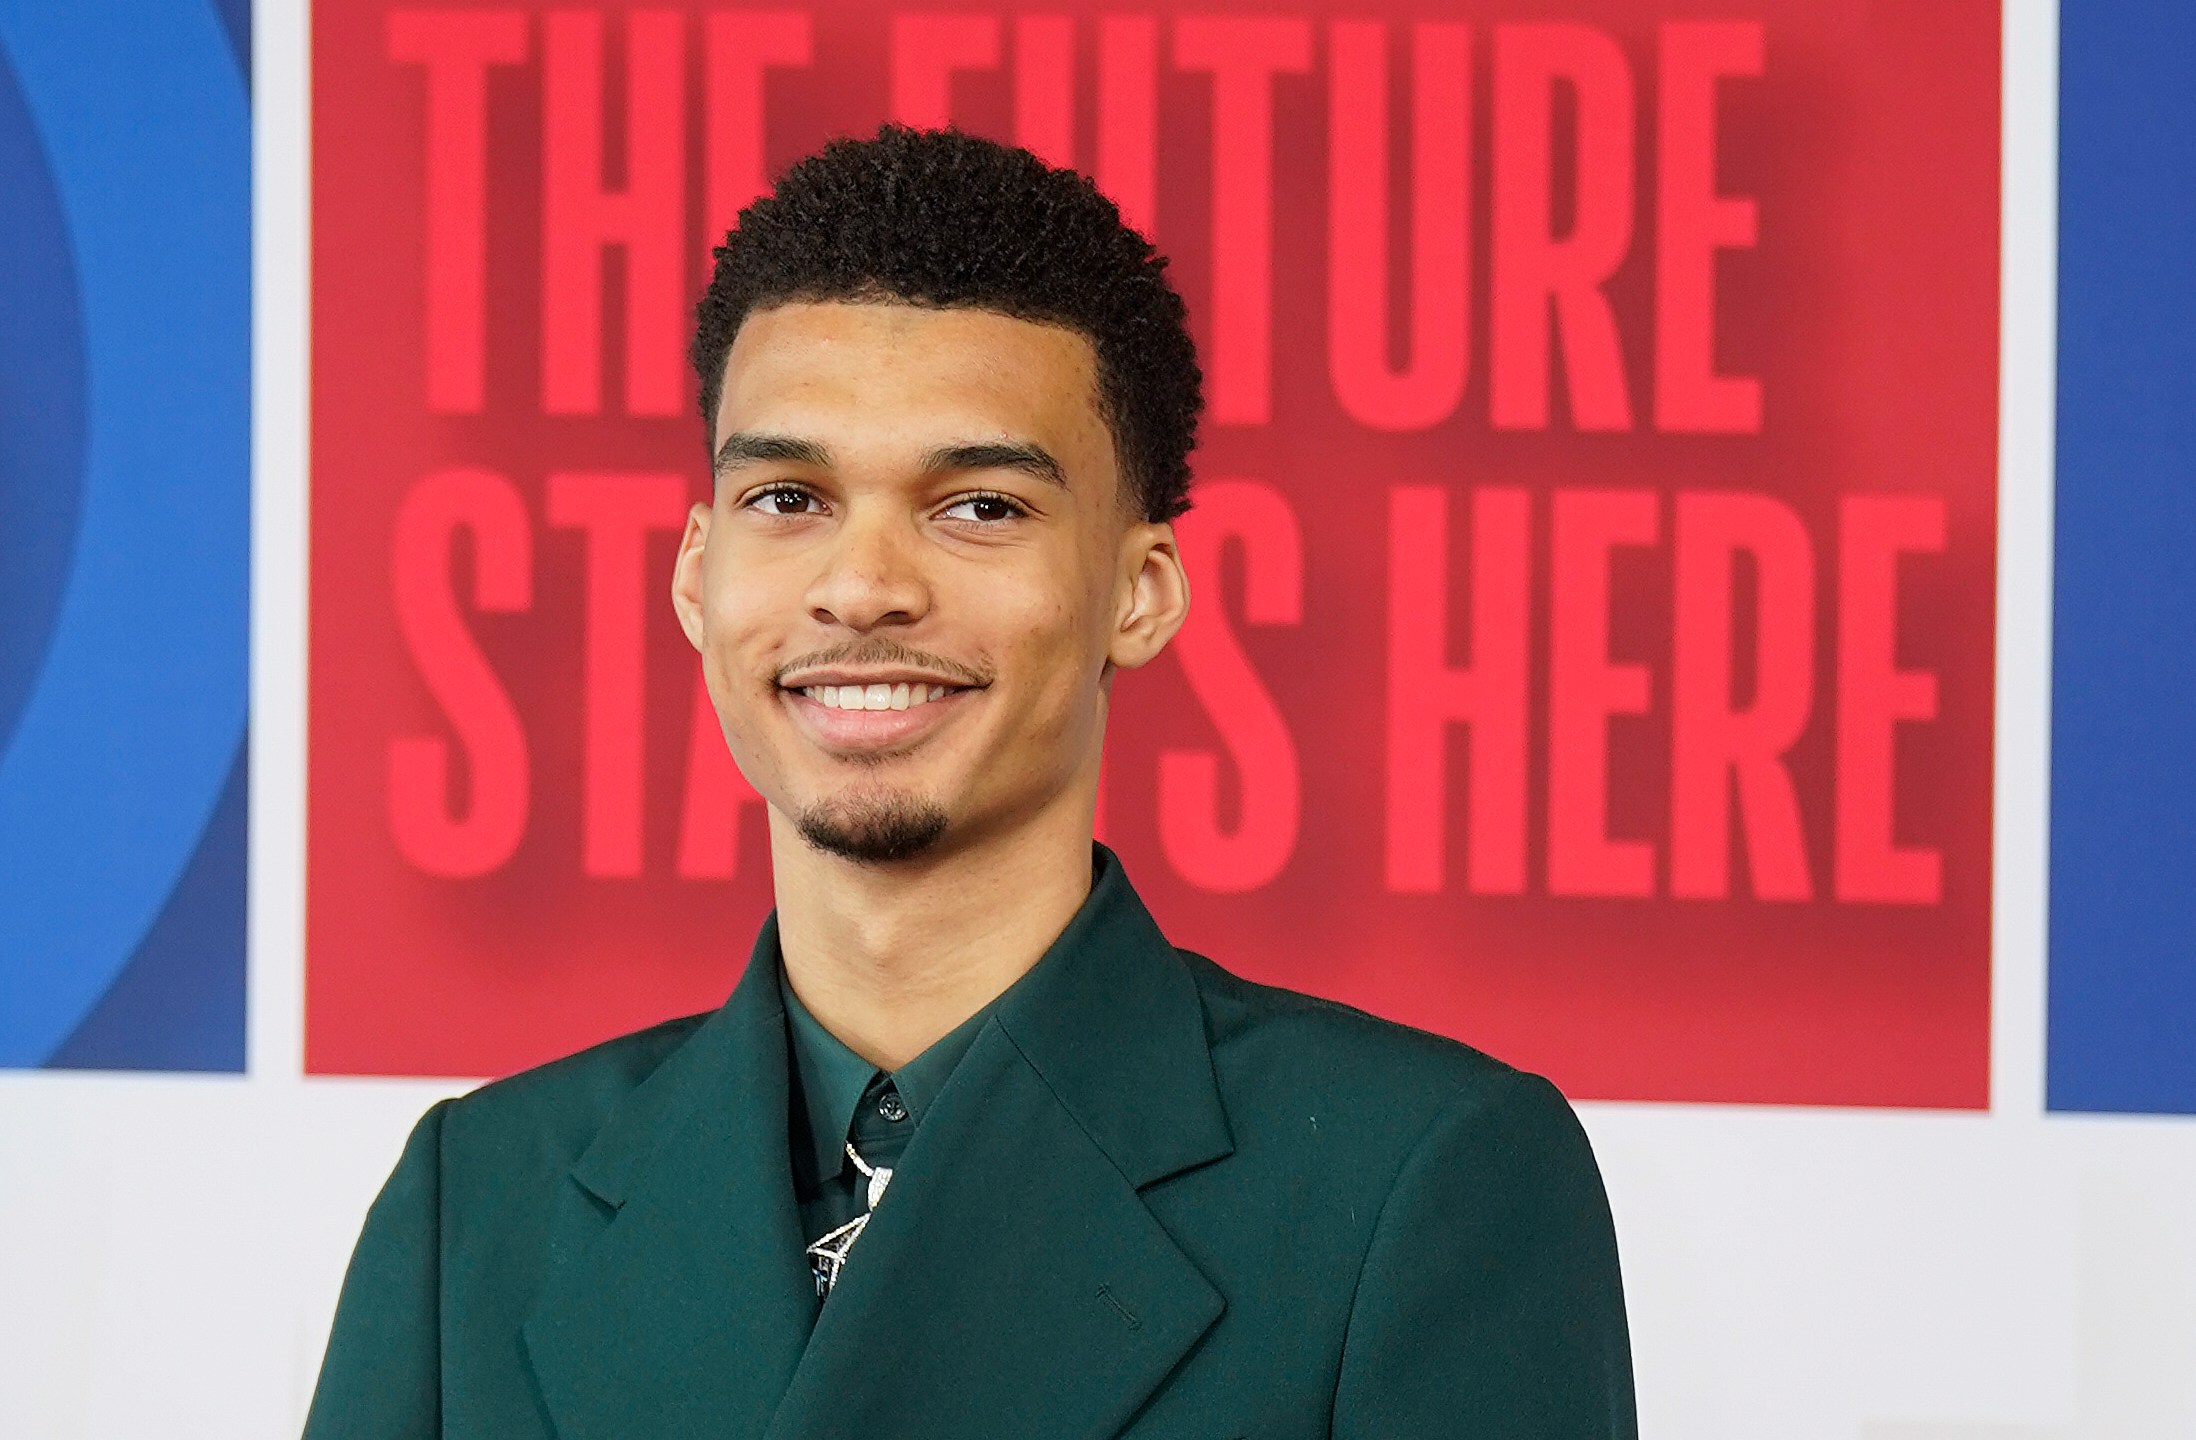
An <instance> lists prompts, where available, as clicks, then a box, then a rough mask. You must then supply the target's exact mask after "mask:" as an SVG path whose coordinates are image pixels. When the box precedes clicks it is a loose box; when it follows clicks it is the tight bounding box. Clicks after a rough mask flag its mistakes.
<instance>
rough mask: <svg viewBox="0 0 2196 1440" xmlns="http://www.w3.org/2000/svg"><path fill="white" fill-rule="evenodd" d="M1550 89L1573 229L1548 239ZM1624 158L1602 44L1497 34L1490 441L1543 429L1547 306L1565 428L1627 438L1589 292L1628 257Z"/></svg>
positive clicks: (1606, 340)
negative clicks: (1564, 108)
mask: <svg viewBox="0 0 2196 1440" xmlns="http://www.w3.org/2000/svg"><path fill="white" fill-rule="evenodd" d="M1559 81H1561V82H1563V83H1565V84H1567V85H1568V86H1569V87H1570V88H1571V89H1572V90H1573V91H1574V92H1575V93H1576V95H1577V97H1578V163H1577V165H1576V167H1575V169H1576V172H1577V183H1576V187H1575V189H1576V197H1577V198H1576V203H1575V206H1574V213H1575V215H1576V217H1577V218H1576V220H1575V221H1574V223H1573V224H1572V226H1571V229H1570V233H1569V234H1567V235H1564V236H1562V237H1560V238H1559V237H1557V236H1556V235H1555V234H1553V233H1552V230H1553V224H1554V206H1555V195H1554V187H1555V153H1554V148H1555V146H1554V136H1555V103H1556V87H1557V82H1559ZM1632 144H1633V136H1632V71H1631V67H1630V66H1629V65H1628V64H1627V63H1626V62H1625V59H1624V52H1623V51H1621V50H1619V49H1618V48H1617V45H1616V42H1615V41H1614V40H1611V39H1610V38H1609V37H1608V36H1607V35H1605V34H1603V33H1602V32H1601V31H1599V30H1595V29H1591V28H1589V27H1587V26H1584V25H1572V24H1535V25H1502V26H1498V27H1496V29H1495V65H1494V216H1493V224H1492V230H1493V234H1492V240H1491V244H1492V251H1493V253H1492V256H1491V260H1490V264H1491V266H1492V271H1493V280H1492V288H1493V296H1492V299H1491V302H1490V324H1491V327H1492V331H1493V333H1492V335H1491V337H1490V343H1491V349H1492V352H1493V353H1492V355H1491V356H1490V359H1489V365H1488V371H1489V374H1488V389H1489V408H1490V412H1491V417H1492V420H1493V423H1494V425H1495V427H1496V428H1497V429H1502V430H1544V429H1546V428H1547V427H1548V423H1549V422H1548V414H1549V408H1550V401H1549V388H1550V367H1549V355H1548V330H1549V307H1550V306H1551V305H1553V307H1554V311H1555V328H1556V329H1557V330H1558V331H1559V332H1561V334H1562V338H1563V360H1564V380H1565V384H1566V385H1567V387H1568V388H1569V391H1570V397H1571V418H1572V420H1573V422H1574V423H1575V424H1576V425H1577V426H1578V428H1579V429H1581V430H1629V429H1630V428H1631V426H1632V405H1631V400H1630V398H1629V397H1628V395H1627V394H1626V391H1625V385H1624V356H1623V352H1622V350H1621V349H1620V348H1619V347H1618V344H1617V328H1616V316H1615V314H1614V313H1613V312H1612V311H1611V310H1610V309H1609V297H1608V296H1607V295H1605V294H1603V293H1602V290H1601V286H1602V285H1603V284H1604V283H1605V282H1606V281H1607V280H1608V278H1609V277H1610V276H1611V275H1612V274H1614V273H1615V272H1616V268H1617V266H1618V265H1620V264H1622V263H1623V260H1624V256H1625V253H1626V251H1627V250H1629V249H1630V247H1631V243H1632V162H1633V156H1632Z"/></svg>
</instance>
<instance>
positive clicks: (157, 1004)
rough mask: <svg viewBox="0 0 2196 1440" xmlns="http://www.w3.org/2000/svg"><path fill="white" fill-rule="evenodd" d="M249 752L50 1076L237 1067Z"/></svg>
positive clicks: (50, 1061) (241, 750)
mask: <svg viewBox="0 0 2196 1440" xmlns="http://www.w3.org/2000/svg"><path fill="white" fill-rule="evenodd" d="M250 769H251V767H250V764H249V747H248V746H244V745H239V746H238V747H237V752H236V760H235V762H234V763H233V764H232V765H231V766H230V768H229V778H228V781H227V783H225V784H224V785H223V786H222V788H221V800H220V802H219V803H218V804H216V805H215V806H214V813H213V816H212V818H211V819H210V820H208V821H207V823H206V833H205V835H204V836H203V837H201V838H200V840H199V844H198V850H197V852H196V853H195V854H193V855H192V856H191V863H190V865H189V866H188V867H186V868H185V869H184V871H183V876H182V878H181V879H180V880H178V881H176V885H175V890H174V892H173V893H171V894H170V895H169V896H168V903H167V905H166V906H165V907H163V908H162V910H161V912H160V918H159V919H157V920H155V921H154V922H153V926H152V929H151V930H149V931H147V932H146V934H145V939H144V942H143V943H142V944H140V945H139V946H138V947H137V953H136V954H134V955H132V956H131V957H130V963H129V964H127V965H125V966H123V967H122V973H121V974H120V975H118V976H116V977H115V981H114V984H113V985H111V986H109V987H108V988H107V993H106V994H104V995H102V996H100V997H99V1003H98V1004H97V1005H94V1006H93V1007H92V1009H91V1013H90V1014H88V1015H86V1016H85V1017H84V1018H83V1019H82V1020H81V1021H79V1022H78V1023H77V1026H76V1029H75V1030H74V1031H72V1032H71V1033H70V1035H69V1038H68V1039H66V1040H64V1041H63V1042H61V1047H60V1048H59V1049H58V1050H55V1051H54V1052H53V1054H51V1055H49V1056H47V1057H46V1065H47V1067H48V1068H50V1069H74V1070H242V1069H243V1068H244V1004H245V999H244V906H243V905H242V904H241V903H239V902H240V901H241V899H242V897H243V895H244V856H245V844H244V842H245V820H246V818H247V814H246V812H247V810H248V809H249V805H250V791H249V790H248V788H247V785H248V776H249V772H250Z"/></svg>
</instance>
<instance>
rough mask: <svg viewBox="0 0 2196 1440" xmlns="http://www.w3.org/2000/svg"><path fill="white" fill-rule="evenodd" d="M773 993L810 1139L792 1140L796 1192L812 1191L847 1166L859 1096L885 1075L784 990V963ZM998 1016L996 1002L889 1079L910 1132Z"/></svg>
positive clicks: (787, 986)
mask: <svg viewBox="0 0 2196 1440" xmlns="http://www.w3.org/2000/svg"><path fill="white" fill-rule="evenodd" d="M1010 989H1011V987H1010ZM778 990H779V993H780V994H781V995H782V996H783V997H784V1000H785V1020H786V1033H787V1036H788V1038H789V1040H790V1042H791V1043H790V1045H789V1047H788V1048H789V1049H790V1050H791V1051H792V1060H793V1074H794V1079H795V1082H796V1088H797V1089H798V1091H799V1094H798V1096H797V1099H796V1102H795V1103H796V1105H797V1106H798V1108H799V1111H800V1114H801V1117H802V1118H803V1119H805V1120H806V1122H807V1131H808V1134H807V1136H806V1137H805V1143H804V1142H803V1138H802V1137H800V1136H798V1135H796V1136H795V1139H794V1146H793V1160H794V1168H795V1175H796V1179H797V1180H799V1182H800V1186H801V1188H803V1189H813V1188H814V1187H815V1186H816V1185H817V1184H820V1183H821V1182H822V1181H824V1180H826V1179H828V1178H830V1177H831V1176H833V1175H836V1174H838V1173H839V1171H840V1169H841V1168H842V1167H843V1166H844V1164H845V1161H846V1151H845V1149H844V1147H845V1145H846V1137H847V1135H848V1133H849V1132H850V1131H852V1129H853V1128H854V1112H855V1109H856V1108H857V1107H858V1106H859V1105H860V1104H861V1103H862V1095H863V1093H864V1092H865V1091H867V1090H868V1089H869V1087H870V1085H871V1083H872V1082H874V1081H875V1080H876V1079H877V1078H878V1077H879V1076H880V1075H882V1074H883V1072H882V1071H880V1070H879V1069H878V1068H877V1067H876V1066H874V1065H872V1064H870V1063H869V1062H868V1061H867V1060H864V1059H863V1058H862V1057H861V1056H859V1055H857V1054H855V1053H854V1051H852V1050H851V1049H849V1048H847V1045H846V1042H844V1041H842V1040H841V1039H839V1037H838V1036H836V1035H834V1034H832V1033H831V1032H830V1031H829V1030H826V1029H825V1028H824V1026H823V1022H822V1021H820V1020H818V1019H817V1018H816V1017H815V1016H814V1015H812V1014H810V1013H809V1011H808V1007H807V1006H805V1005H803V1004H802V1003H801V999H800V997H799V996H798V995H795V994H794V993H793V987H792V985H791V984H789V983H787V981H786V978H785V966H784V962H783V961H780V962H779V966H778ZM997 1008H998V1001H996V1000H995V1001H993V1002H992V1003H991V1004H989V1005H986V1006H985V1007H984V1008H983V1009H981V1010H979V1011H977V1012H976V1013H975V1014H974V1015H971V1016H969V1017H968V1019H966V1020H964V1021H962V1022H961V1023H960V1024H959V1025H958V1026H956V1027H955V1028H954V1029H953V1030H952V1031H951V1032H950V1033H948V1034H947V1035H945V1036H944V1037H942V1038H941V1039H939V1040H937V1041H936V1042H934V1043H933V1044H932V1045H931V1046H930V1048H929V1049H927V1050H925V1051H923V1053H922V1054H920V1055H918V1056H916V1057H915V1058H914V1059H912V1060H910V1061H908V1062H907V1063H906V1064H905V1065H902V1066H901V1067H900V1068H899V1069H898V1070H895V1071H893V1072H892V1075H891V1077H890V1078H891V1080H892V1083H893V1086H894V1087H895V1088H896V1089H897V1090H898V1091H899V1092H900V1099H901V1100H902V1101H903V1102H904V1103H905V1104H906V1105H907V1111H908V1124H909V1125H910V1126H914V1125H919V1124H921V1123H922V1118H923V1112H924V1111H925V1110H927V1109H928V1108H929V1107H930V1103H931V1102H932V1101H933V1100H935V1099H937V1098H938V1092H939V1091H941V1090H943V1089H944V1088H945V1084H946V1081H947V1079H949V1078H950V1077H951V1076H952V1074H953V1070H954V1067H955V1066H957V1065H959V1064H960V1063H961V1057H962V1056H963V1055H966V1054H967V1053H968V1047H969V1046H971V1045H973V1044H975V1043H976V1036H977V1033H978V1032H979V1031H981V1030H982V1029H983V1028H984V1022H985V1021H986V1020H988V1019H990V1018H991V1012H992V1011H993V1010H995V1009H997ZM810 1166H813V1167H814V1168H812V1169H811V1168H810ZM804 1172H805V1173H804Z"/></svg>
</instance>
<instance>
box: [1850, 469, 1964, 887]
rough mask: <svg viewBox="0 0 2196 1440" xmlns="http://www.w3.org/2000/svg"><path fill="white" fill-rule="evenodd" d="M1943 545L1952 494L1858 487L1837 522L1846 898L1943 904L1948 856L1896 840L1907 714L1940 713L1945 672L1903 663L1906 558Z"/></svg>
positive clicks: (1932, 715) (1930, 717)
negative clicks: (1899, 746) (1899, 760)
mask: <svg viewBox="0 0 2196 1440" xmlns="http://www.w3.org/2000/svg"><path fill="white" fill-rule="evenodd" d="M1943 549H1944V500H1943V499H1942V497H1939V496H1934V495H1928V496H1924V495H1853V496H1848V497H1847V498H1846V501H1845V504H1844V506H1843V509H1842V511H1841V513H1840V515H1839V520H1838V740H1837V754H1838V779H1837V804H1836V813H1837V830H1836V837H1837V838H1836V843H1835V846H1834V849H1833V858H1834V870H1835V874H1834V876H1833V888H1834V890H1835V892H1836V894H1837V897H1838V898H1839V899H1840V900H1863V901H1870V900H1872V901H1884V902H1890V903H1894V904H1905V905H1934V904H1936V903H1937V902H1938V901H1939V900H1941V899H1943V898H1944V856H1943V854H1942V853H1941V852H1940V851H1938V850H1936V849H1933V848H1922V847H1918V846H1901V845H1899V844H1897V843H1895V841H1894V840H1893V838H1892V836H1893V834H1894V833H1895V832H1894V826H1893V819H1892V815H1893V810H1894V805H1895V800H1896V796H1897V794H1898V779H1897V776H1896V775H1895V774H1894V773H1893V765H1892V752H1893V749H1894V739H1893V737H1894V735H1895V733H1896V729H1897V726H1898V724H1899V722H1900V721H1922V720H1934V719H1936V718H1937V677H1936V675H1935V674H1934V673H1933V672H1931V671H1927V670H1901V669H1899V668H1898V658H1897V657H1898V629H1899V622H1898V605H1899V600H1898V592H1899V575H1898V570H1899V556H1900V555H1902V554H1930V555H1933V554H1936V553H1938V552H1939V551H1941V550H1943Z"/></svg>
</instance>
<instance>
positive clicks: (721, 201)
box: [704, 10, 815, 243]
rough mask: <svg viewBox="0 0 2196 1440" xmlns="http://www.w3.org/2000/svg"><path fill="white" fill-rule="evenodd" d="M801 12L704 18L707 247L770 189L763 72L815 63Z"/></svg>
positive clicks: (727, 13)
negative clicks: (706, 35) (706, 32)
mask: <svg viewBox="0 0 2196 1440" xmlns="http://www.w3.org/2000/svg"><path fill="white" fill-rule="evenodd" d="M810 31H811V26H810V22H809V16H808V12H807V11H805V10H718V11H714V12H712V13H711V15H710V16H709V81H708V114H707V116H706V117H705V119H706V122H707V126H708V129H707V132H706V136H705V140H704V145H705V152H704V153H705V155H706V157H707V158H706V161H705V163H706V164H707V165H708V167H709V190H708V195H709V198H708V201H707V205H708V215H709V238H710V241H711V243H715V242H716V241H717V240H719V239H721V238H722V237H723V236H724V234H725V233H726V232H727V231H729V230H730V229H731V228H732V227H733V225H734V224H736V223H737V222H738V220H739V215H740V211H742V210H744V209H746V208H747V206H748V205H749V204H750V203H752V202H753V201H754V199H755V197H756V196H758V195H761V194H762V193H763V192H764V191H765V190H767V189H769V188H770V174H769V168H768V162H767V160H765V158H764V153H763V132H764V119H763V113H764V112H763V72H764V71H766V70H770V69H800V68H805V67H806V66H808V65H810V64H811V63H813V61H814V46H815V41H814V38H813V36H812V35H811V33H810Z"/></svg>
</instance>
